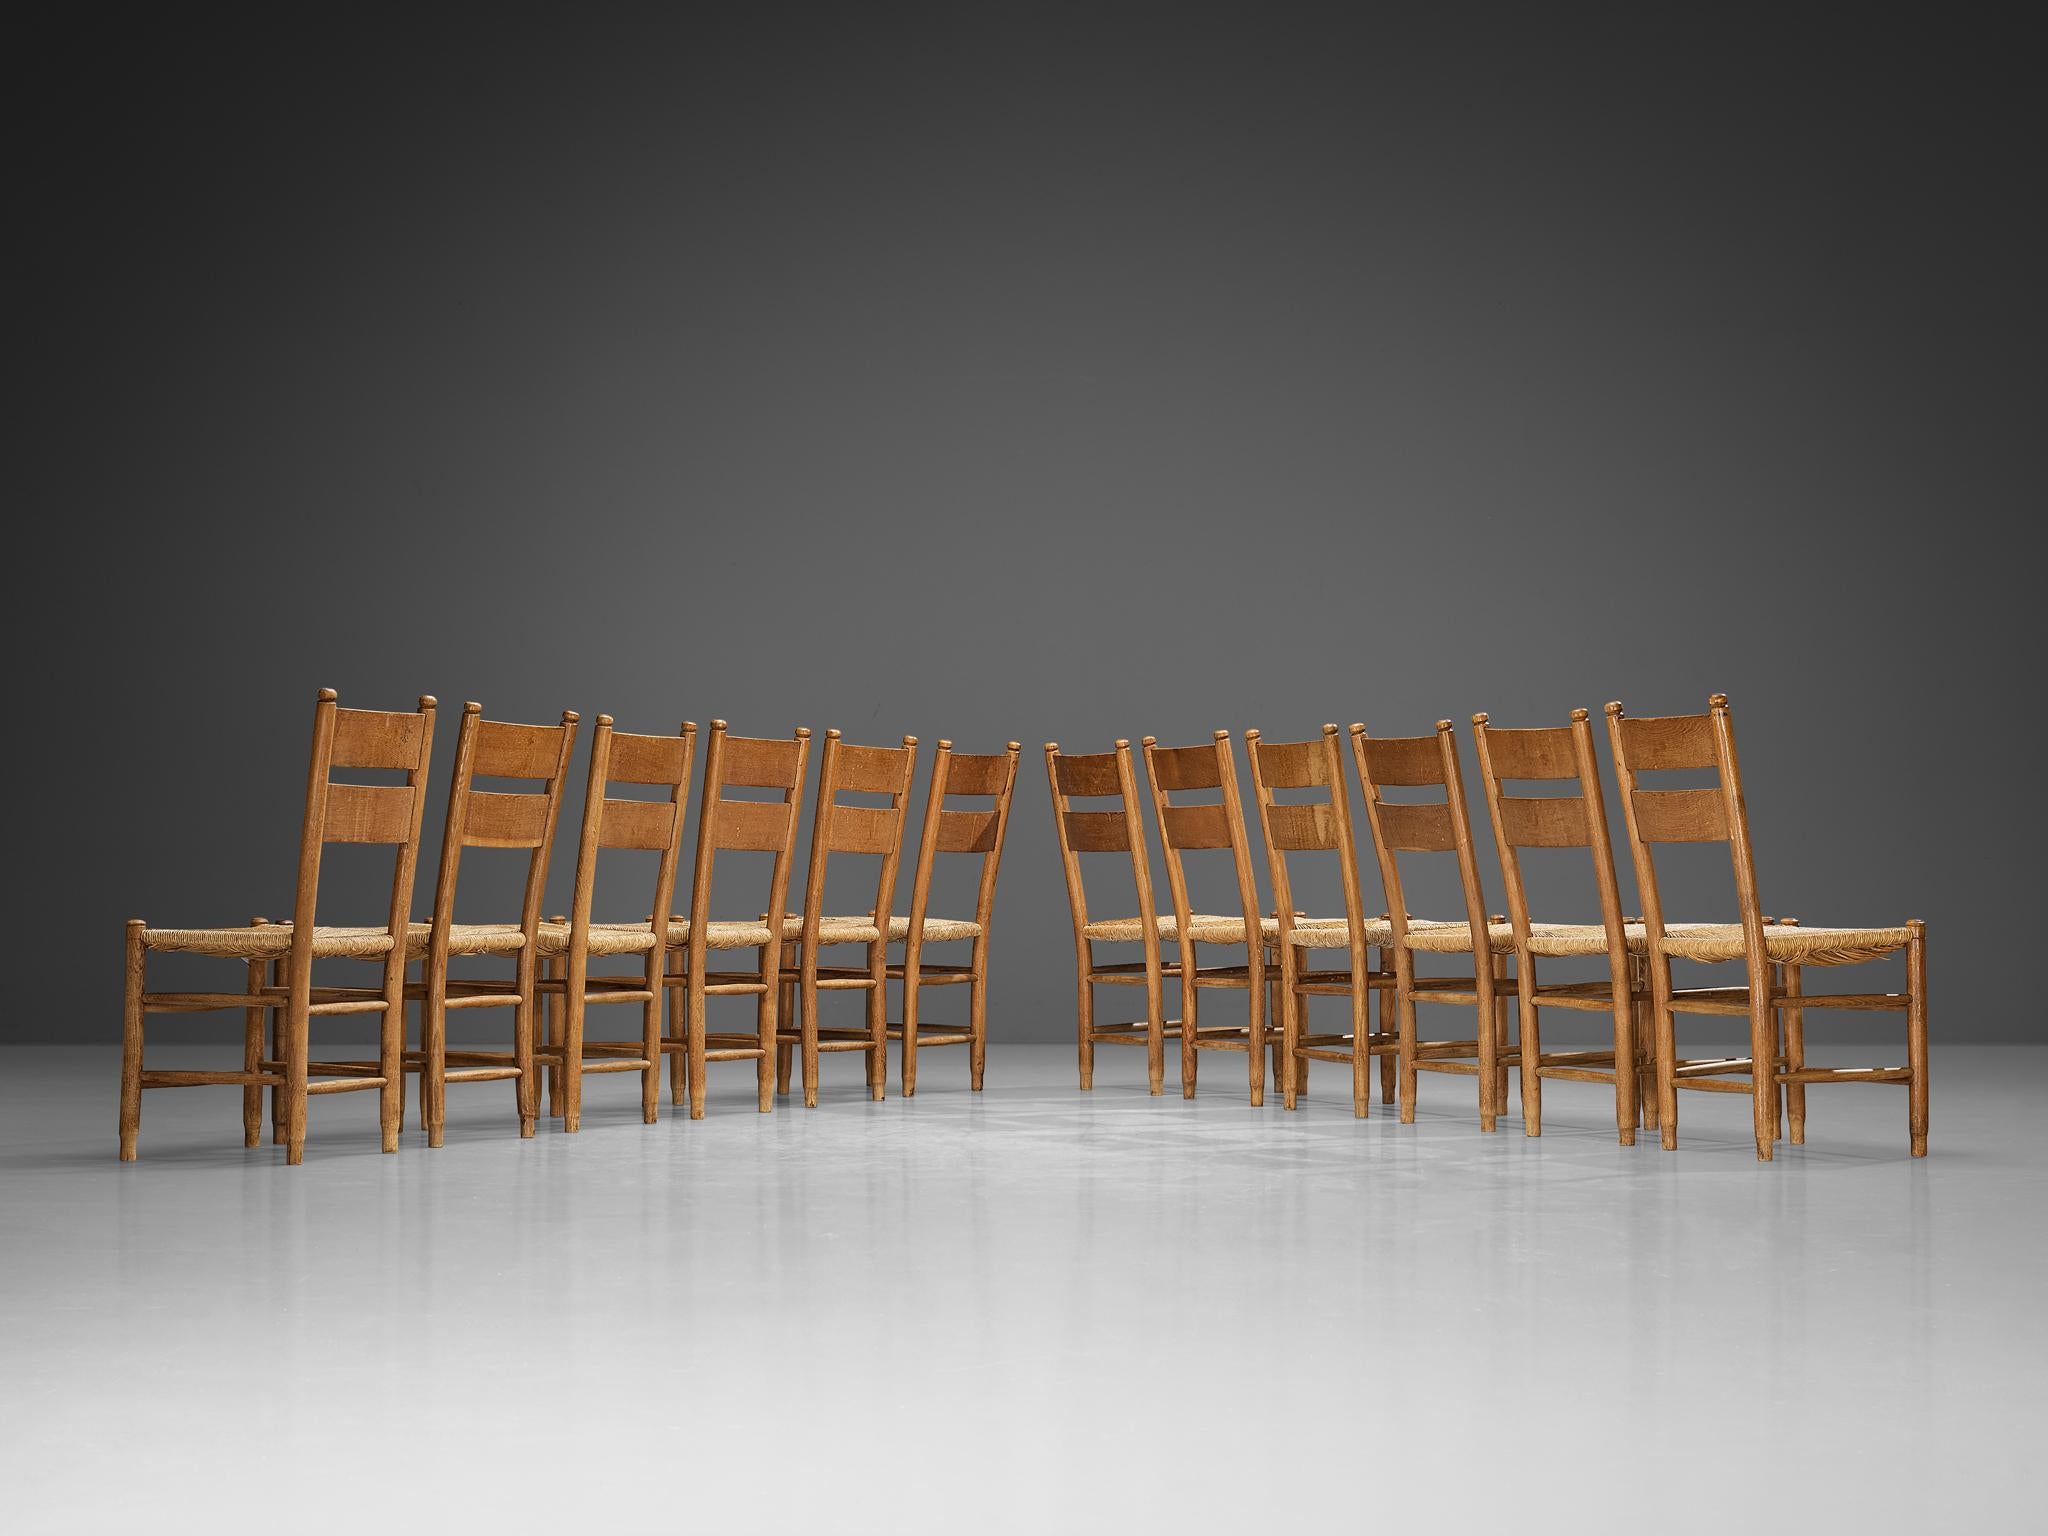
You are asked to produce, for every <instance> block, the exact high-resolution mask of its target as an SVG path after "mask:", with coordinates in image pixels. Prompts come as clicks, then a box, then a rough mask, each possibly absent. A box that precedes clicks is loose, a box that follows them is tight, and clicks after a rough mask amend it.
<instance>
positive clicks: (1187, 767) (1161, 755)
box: [1145, 746, 1223, 790]
mask: <svg viewBox="0 0 2048 1536" xmlns="http://www.w3.org/2000/svg"><path fill="white" fill-rule="evenodd" d="M1145 761H1146V763H1147V765H1148V766H1149V767H1150V769H1151V773H1152V778H1153V782H1155V783H1156V784H1157V785H1158V786H1159V787H1160V788H1161V789H1163V790H1176V789H1221V788H1222V787H1223V765H1222V763H1221V762H1220V761H1219V760H1218V758H1217V755H1216V748H1215V747H1214V746H1199V747H1153V748H1151V749H1150V750H1149V751H1148V752H1147V753H1146V754H1145Z"/></svg>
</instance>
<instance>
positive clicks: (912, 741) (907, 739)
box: [903, 736, 917, 747]
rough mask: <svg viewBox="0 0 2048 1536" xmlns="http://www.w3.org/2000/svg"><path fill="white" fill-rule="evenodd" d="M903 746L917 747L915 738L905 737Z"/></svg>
mask: <svg viewBox="0 0 2048 1536" xmlns="http://www.w3.org/2000/svg"><path fill="white" fill-rule="evenodd" d="M903 745H904V746H906V747H914V746H916V745H917V738H916V737H915V736H906V737H904V738H903Z"/></svg>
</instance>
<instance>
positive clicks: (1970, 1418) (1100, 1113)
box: [0, 1047, 2048, 1532]
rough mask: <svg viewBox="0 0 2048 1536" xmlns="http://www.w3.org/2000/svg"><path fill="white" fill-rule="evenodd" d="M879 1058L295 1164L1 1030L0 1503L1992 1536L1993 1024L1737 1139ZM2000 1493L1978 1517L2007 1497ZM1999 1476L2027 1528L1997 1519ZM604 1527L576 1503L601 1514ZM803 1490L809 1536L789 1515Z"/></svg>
mask: <svg viewBox="0 0 2048 1536" xmlns="http://www.w3.org/2000/svg"><path fill="white" fill-rule="evenodd" d="M1101 1060H1102V1065H1101V1068H1100V1072H1099V1076H1098V1086H1097V1088H1096V1090H1095V1092H1094V1093H1093V1094H1090V1095H1083V1094H1080V1093H1078V1092H1076V1091H1075V1089H1074V1086H1073V1075H1072V1071H1073V1069H1072V1059H1071V1052H1070V1051H1069V1050H1065V1049H1055V1048H1037V1047H1033V1048H1017V1047H1011V1048H1007V1049H998V1050H996V1051H995V1052H994V1053H993V1054H992V1058H991V1061H990V1066H989V1091H988V1092H987V1093H986V1094H984V1095H981V1096H972V1095H969V1094H968V1093H967V1092H966V1091H965V1062H964V1060H963V1058H962V1055H961V1053H960V1052H959V1051H957V1050H955V1051H936V1052H933V1053H931V1055H930V1057H929V1058H928V1061H927V1064H926V1066H925V1069H924V1082H923V1087H922V1089H921V1091H920V1093H919V1096H918V1097H917V1099H915V1100H914V1101H910V1102H908V1103H906V1102H905V1101H903V1100H901V1099H896V1098H891V1099H890V1100H889V1101H887V1102H886V1103H883V1104H879V1105H874V1104H870V1103H868V1102H867V1101H866V1099H865V1096H864V1094H863V1093H862V1092H861V1090H860V1089H859V1088H858V1086H857V1085H856V1082H855V1078H856V1076H857V1072H858V1068H857V1066H856V1064H855V1063H854V1062H853V1061H852V1060H851V1059H848V1058H841V1059H838V1060H834V1061H828V1063H827V1073H828V1077H827V1082H826V1095H825V1100H824V1103H823V1104H822V1106H821V1107H820V1108H819V1109H817V1110H815V1111H811V1112H808V1113H807V1112H805V1111H803V1110H802V1109H800V1108H794V1109H782V1110H779V1111H778V1112H777V1113H775V1114H774V1115H771V1116H760V1115H757V1114H756V1113H755V1112H754V1110H753V1107H752V1101H751V1093H752V1089H751V1080H750V1078H749V1077H748V1076H747V1074H746V1072H745V1070H744V1069H738V1068H729V1069H727V1070H726V1072H724V1073H723V1074H720V1075H718V1076H717V1077H716V1078H715V1080H714V1085H713V1101H712V1111H711V1114H710V1117H709V1118H708V1119H707V1120H705V1121H703V1122H701V1123H699V1124H695V1125H692V1124H690V1123H688V1122H687V1121H685V1120H680V1119H664V1121H663V1122H662V1123H661V1124H660V1125H659V1126H656V1127H653V1128H647V1127H643V1126H641V1125H640V1124H639V1123H638V1116H637V1110H636V1109H635V1108H634V1107H633V1104H632V1102H631V1101H633V1100H634V1099H635V1093H634V1089H633V1087H632V1085H631V1084H630V1083H629V1082H628V1081H627V1080H626V1079H623V1078H611V1079H599V1080H596V1081H595V1082H593V1083H592V1085H591V1090H590V1102H589V1106H588V1108H587V1110H586V1115H587V1118H586V1121H585V1128H584V1130H583V1132H582V1133H581V1134H580V1135H578V1136H576V1137H565V1136H562V1135H560V1134H551V1133H549V1132H548V1131H545V1130H544V1131H543V1132H542V1134H541V1135H540V1136H539V1137H538V1138H537V1139H536V1140H534V1141H531V1142H525V1143H522V1142H520V1141H519V1140H518V1139H517V1138H516V1136H512V1135H508V1134H506V1126H507V1115H508V1110H509V1098H510V1090H509V1089H508V1088H506V1087H504V1086H503V1085H498V1084H492V1085H478V1086H474V1087H471V1088H469V1089H467V1090H466V1091H465V1090H461V1089H457V1090H453V1091H452V1093H451V1100H452V1105H451V1124H450V1130H449V1138H448V1145H447V1146H446V1147H445V1148H443V1149H441V1150H440V1151H438V1152H432V1153H429V1152H428V1151H427V1150H426V1149H425V1147H424V1146H423V1145H420V1144H418V1143H417V1142H416V1141H415V1140H414V1136H415V1134H416V1133H413V1132H408V1139H407V1145H406V1147H405V1149H404V1151H403V1153H402V1154H401V1155H399V1156H396V1157H383V1156H380V1155H379V1154H378V1152H377V1150H376V1141H375V1136H374V1132H373V1128H372V1125H371V1106H370V1105H369V1104H368V1102H367V1096H350V1097H345V1098H342V1099H328V1100H325V1101H321V1100H316V1101H314V1104H313V1122H312V1125H313V1128H312V1135H311V1140H310V1143H309V1147H308V1154H307V1160H306V1165H305V1166H304V1167H303V1168H301V1169H298V1170H287V1169H286V1168H285V1167H283V1165H282V1161H281V1155H280V1154H279V1152H278V1151H277V1150H276V1149H273V1148H270V1147H265V1148H262V1149H259V1150H256V1151H246V1152H245V1151H244V1150H242V1148H241V1147H240V1145H239V1142H240V1134H239V1104H238V1096H237V1094H236V1093H235V1091H234V1090H232V1089H197V1090H189V1091H177V1092H171V1091H165V1092H155V1093H151V1094H149V1095H147V1096H146V1098H145V1100H144V1123H143V1136H142V1156H143V1160H142V1161H141V1162H140V1163H137V1164H134V1165H130V1166H125V1167H124V1166H122V1165H120V1164H118V1163H116V1161H115V1160H114V1155H113V1154H114V1096H115V1081H116V1062H115V1056H114V1054H113V1053H111V1052H108V1051H105V1050H90V1049H35V1048H21V1049H14V1050H10V1051H8V1052H6V1053H4V1055H0V1103H4V1113H0V1180H4V1182H0V1346H4V1353H0V1360H4V1362H5V1365H4V1377H5V1386H4V1397H0V1466H4V1469H5V1475H4V1478H0V1485H4V1490H5V1491H4V1494H0V1502H4V1508H5V1511H6V1514H5V1520H4V1523H5V1525H6V1527H7V1529H9V1530H12V1531H21V1532H30V1531H37V1532H40V1531H57V1530H82V1531H98V1530H106V1529H110V1528H113V1527H114V1526H115V1525H116V1524H124V1525H132V1526H133V1527H135V1528H147V1529H163V1530H171V1529H194V1530H197V1529H209V1530H254V1529H258V1528H259V1527H260V1528H264V1529H300V1530H307V1529H312V1530H394V1529H395V1530H408V1529H419V1528H424V1527H427V1526H429V1525H430V1524H433V1523H436V1522H438V1523H440V1524H441V1525H442V1528H444V1529H450V1530H465V1529H481V1528H486V1527H495V1528H498V1529H511V1530H519V1529H528V1528H534V1529H538V1528H543V1527H548V1528H556V1529H562V1528H571V1529H578V1530H611V1529H615V1530H629V1529H645V1528H648V1524H649V1522H651V1521H653V1520H656V1519H659V1520H660V1521H662V1522H663V1523H664V1524H669V1523H675V1522H678V1521H691V1522H696V1521H703V1522H708V1523H707V1524H705V1525H704V1527H703V1528H705V1529H715V1530H719V1531H736V1530H792V1529H805V1528H812V1529H831V1530H866V1529H879V1528H889V1529H894V1530H935V1529H941V1528H944V1529H949V1530H974V1529H990V1528H992V1529H1015V1530H1033V1531H1059V1530H1070V1529H1116V1528H1122V1529H1130V1530H1154V1529H1161V1528H1166V1527H1167V1526H1169V1524H1171V1525H1172V1526H1174V1527H1175V1528H1178V1529H1187V1530H1197V1529H1221V1528H1237V1529H1243V1530H1251V1529H1267V1528H1271V1527H1273V1526H1274V1525H1275V1524H1276V1522H1277V1523H1287V1524H1291V1523H1293V1522H1295V1521H1305V1522H1309V1523H1310V1527H1311V1528H1318V1529H1350V1528H1355V1527H1356V1526H1359V1525H1362V1524H1363V1523H1365V1521H1367V1520H1368V1519H1370V1520H1387V1521H1393V1522H1398V1525H1397V1526H1396V1527H1395V1528H1402V1529H1418V1530H1419V1529H1448V1530H1457V1529H1466V1530H1469V1529H1475V1528H1478V1526H1479V1525H1480V1523H1481V1522H1485V1523H1486V1524H1488V1525H1498V1526H1501V1527H1503V1528H1516V1529H1520V1528H1525V1527H1527V1526H1530V1525H1532V1524H1533V1525H1536V1526H1537V1527H1538V1528H1546V1527H1548V1526H1550V1525H1552V1524H1555V1525H1557V1526H1560V1527H1565V1526H1568V1527H1574V1528H1578V1529H1584V1530H1624V1529H1627V1530H1634V1529H1643V1528H1651V1529H1663V1530H1733V1529H1738V1528H1741V1529H1756V1528H1760V1527H1762V1526H1776V1525H1779V1524H1781V1523H1782V1524H1785V1525H1787V1526H1790V1525H1794V1524H1796V1523H1797V1521H1798V1519H1799V1518H1800V1517H1802V1516H1804V1517H1807V1518H1808V1519H1809V1520H1810V1522H1811V1524H1810V1528H1812V1529H1815V1530H1846V1529H1857V1530H1871V1531H1874V1530H1917V1529H1926V1528H1933V1529H1952V1530H1953V1529H1967V1528H1970V1527H1971V1526H1972V1525H1977V1526H1979V1527H1980V1528H1985V1529H1992V1530H2009V1529H2016V1528H2018V1527H2019V1526H2020V1525H2022V1524H2025V1523H2026V1520H2025V1519H2024V1518H2023V1517H2022V1515H2021V1513H2020V1512H2021V1511H2022V1510H2024V1509H2026V1508H2028V1507H2029V1506H2030V1505H2031V1504H2032V1503H2033V1495H2032V1492H2031V1490H2032V1488H2033V1487H2034V1477H2033V1473H2034V1464H2033V1457H2034V1456H2035V1455H2036V1454H2038V1452H2037V1446H2038V1440H2039V1435H2040V1431H2041V1429H2042V1427H2043V1418H2042V1410H2043V1403H2044V1389H2043V1385H2042V1383H2043V1376H2044V1372H2043V1367H2044V1362H2048V1349H2044V1345H2048V1323H2044V1316H2048V1313H2044V1309H2043V1308H2042V1307H2041V1306H2040V1304H2039V1297H2040V1291H2041V1286H2042V1277H2043V1275H2044V1274H2048V1176H2044V1169H2043V1156H2042V1149H2043V1140H2042V1135H2043V1133H2042V1129H2041V1119H2040V1116H2039V1113H2038V1106H2039V1103H2040V1099H2041V1096H2042V1092H2043V1090H2044V1088H2048V1049H1991V1048H1970V1047H1949V1048H1947V1049H1945V1050H1941V1051H1939V1052H1938V1053H1937V1056H1936V1060H1935V1074H1936V1081H1935V1089H1934V1115H1933V1122H1934V1124H1933V1141H1934V1155H1933V1156H1932V1157H1931V1158H1929V1159H1927V1160H1926V1161H1924V1162H1918V1163H1915V1162H1910V1161H1909V1160H1908V1159H1907V1157H1906V1155H1905V1152H1906V1134H1905V1099H1904V1094H1903V1092H1901V1091H1898V1090H1892V1089H1886V1088H1877V1087H1846V1088H1837V1089H1834V1090H1832V1091H1830V1090H1826V1089H1821V1090H1816V1091H1815V1094H1814V1101H1815V1102H1814V1108H1813V1113H1812V1125H1811V1129H1812V1141H1811V1143H1810V1144H1809V1145H1808V1146H1807V1147H1805V1148H1804V1149H1787V1150H1786V1151H1785V1152H1783V1153H1782V1154H1781V1156H1780V1160H1779V1161H1778V1162H1777V1163H1776V1164H1775V1165H1772V1166H1759V1165H1758V1164H1757V1163H1756V1162H1755V1161H1754V1160H1753V1157H1752V1153H1751V1149H1750V1145H1749V1142H1748V1119H1747V1115H1748V1111H1747V1107H1746V1103H1745V1101H1742V1100H1739V1099H1726V1100H1724V1099H1721V1098H1718V1097H1711V1098H1710V1097H1706V1096H1692V1097H1689V1098H1688V1099H1687V1100H1686V1101H1685V1110H1686V1115H1687V1117H1686V1121H1685V1126H1686V1140H1685V1147H1684V1149H1683V1150H1682V1151H1681V1152H1680V1153H1678V1154H1676V1155H1672V1154H1666V1153H1663V1152H1661V1151H1659V1150H1658V1149H1657V1148H1656V1147H1655V1146H1654V1145H1653V1144H1645V1145H1642V1146H1638V1147H1636V1148H1634V1149H1623V1148H1620V1147H1617V1146H1616V1145H1615V1143H1614V1140H1613V1137H1612V1134H1611V1132H1610V1131H1609V1130H1608V1129H1607V1128H1606V1123H1605V1122H1606V1116H1607V1112H1608V1111H1607V1102H1606V1100H1605V1098H1604V1096H1603V1091H1602V1090H1600V1089H1598V1088H1592V1087H1584V1088H1582V1087H1577V1086H1576V1085H1562V1086H1558V1087H1554V1088H1552V1089H1551V1090H1549V1092H1548V1096H1547V1099H1546V1127H1545V1134H1544V1136H1543V1137H1542V1139H1541V1140H1540V1141H1532V1140H1529V1139H1527V1138H1526V1137H1524V1136H1523V1135H1522V1133H1521V1127H1520V1123H1519V1121H1508V1120H1504V1121H1503V1122H1502V1131H1501V1132H1500V1133H1499V1134H1496V1135H1493V1136H1482V1135H1480V1133H1479V1132H1478V1130H1477V1128H1476V1125H1475V1123H1474V1117H1473V1115H1472V1114H1471V1111H1470V1107H1469V1104H1468V1102H1467V1100H1466V1097H1465V1095H1466V1094H1467V1093H1468V1092H1469V1091H1470V1085H1469V1084H1468V1083H1465V1082H1461V1081H1455V1080H1451V1079H1436V1080H1429V1079H1425V1080H1424V1084H1423V1093H1424V1115H1423V1118H1422V1120H1421V1121H1420V1123H1418V1124H1416V1125H1414V1126H1411V1127H1406V1128H1404V1127H1401V1126H1399V1125H1397V1124H1396V1123H1395V1119H1394V1117H1393V1115H1392V1114H1391V1113H1385V1112H1377V1111H1376V1113H1375V1114H1374V1116H1373V1117H1372V1118H1371V1119H1370V1120H1368V1121H1366V1122H1363V1123H1360V1122H1356V1121H1354V1120H1353V1119H1352V1117H1351V1115H1350V1113H1349V1107H1348V1102H1347V1100H1346V1097H1345V1096H1344V1095H1343V1094H1342V1093H1341V1092H1340V1089H1341V1088H1342V1087H1343V1083H1344V1079H1343V1074H1342V1072H1341V1070H1339V1069H1329V1070H1330V1076H1329V1078H1328V1079H1327V1080H1325V1079H1323V1078H1322V1077H1321V1076H1320V1070H1321V1069H1319V1077H1318V1083H1317V1089H1316V1092H1315V1093H1314V1094H1313V1095H1312V1096H1311V1098H1310V1099H1309V1101H1308V1103H1307V1106H1306V1108H1305V1109H1304V1110H1303V1111H1302V1112H1300V1113H1298V1114H1296V1115H1291V1116H1286V1115H1283V1114H1282V1113H1281V1112H1280V1111H1279V1110H1278V1109H1277V1108H1276V1107H1268V1108H1266V1109H1263V1110H1253V1109H1250V1108H1248V1107H1247V1106H1246V1105H1245V1104H1244V1103H1243V1102H1242V1100H1241V1083H1242V1078H1241V1075H1240V1072H1239V1063H1238V1059H1237V1058H1217V1057H1211V1058H1208V1059H1207V1064H1208V1066H1209V1069H1210V1070H1209V1071H1208V1073H1207V1074H1205V1080H1204V1090H1203V1095H1202V1097H1201V1098H1200V1099H1199V1100H1197V1102H1195V1103H1193V1104H1188V1103H1184V1102H1183V1101H1182V1100H1181V1099H1180V1098H1179V1097H1178V1095H1177V1094H1175V1095H1173V1096H1170V1097H1166V1098H1157V1099H1155V1098H1150V1097H1148V1096H1147V1095H1146V1094H1145V1092H1144V1089H1143V1082H1142V1061H1141V1058H1140V1057H1139V1054H1138V1053H1137V1052H1132V1051H1115V1050H1104V1051H1103V1052H1102V1053H1101ZM2023 1494H2024V1496H2025V1498H2026V1500H2027V1502H2026V1503H2022V1502H2020V1501H2021V1499H2022V1496H2023ZM2036 1513H2038V1510H2036ZM627 1517H643V1518H636V1519H635V1521H634V1523H633V1524H631V1525H628V1524H625V1523H620V1522H622V1521H623V1520H624V1519H625V1518H627ZM814 1522H816V1524H814Z"/></svg>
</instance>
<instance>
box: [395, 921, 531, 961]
mask: <svg viewBox="0 0 2048 1536" xmlns="http://www.w3.org/2000/svg"><path fill="white" fill-rule="evenodd" d="M433 932H434V929H433V925H432V924H431V923H414V924H413V925H412V926H411V927H409V928H407V929H406V930H405V953H406V956H407V958H408V959H413V960H417V959H419V958H421V957H422V956H423V955H425V954H426V952H427V945H428V942H429V941H430V940H431V939H432V937H433ZM525 947H526V935H525V934H523V933H521V932H520V931H519V926H518V924H516V923H450V924H449V925H448V953H449V954H451V955H516V954H518V953H519V951H520V950H522V949H524V948H525ZM535 949H536V951H537V950H538V949H539V946H538V945H536V946H535Z"/></svg>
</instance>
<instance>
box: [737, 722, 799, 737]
mask: <svg viewBox="0 0 2048 1536" xmlns="http://www.w3.org/2000/svg"><path fill="white" fill-rule="evenodd" d="M722 724H723V722H721V727H722ZM796 739H797V740H798V741H809V740H810V739H811V728H810V727H809V726H808V725H800V726H798V727H797V728H796Z"/></svg>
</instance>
